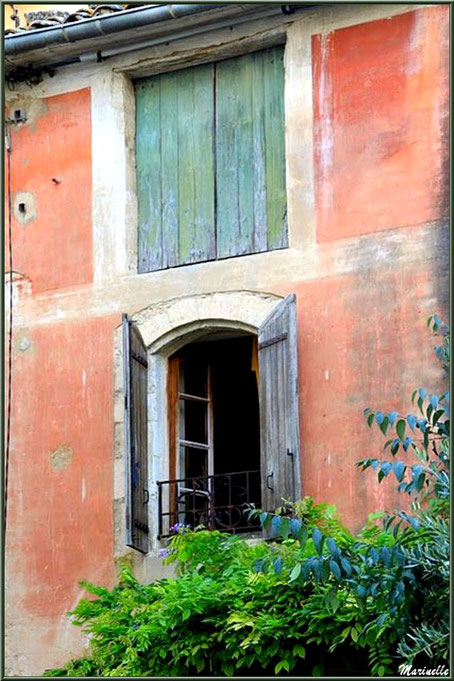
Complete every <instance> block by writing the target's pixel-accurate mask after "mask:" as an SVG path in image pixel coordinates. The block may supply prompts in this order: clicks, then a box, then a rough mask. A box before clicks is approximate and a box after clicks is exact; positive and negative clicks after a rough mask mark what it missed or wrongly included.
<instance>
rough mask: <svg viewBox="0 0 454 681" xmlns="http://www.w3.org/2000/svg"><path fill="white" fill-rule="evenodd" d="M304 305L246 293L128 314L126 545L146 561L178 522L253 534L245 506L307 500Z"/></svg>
mask: <svg viewBox="0 0 454 681" xmlns="http://www.w3.org/2000/svg"><path fill="white" fill-rule="evenodd" d="M295 305H296V300H295V296H288V297H287V298H285V299H282V298H278V297H276V296H273V295H269V294H260V293H253V292H247V291H235V292H227V293H213V294H208V295H200V296H188V297H184V298H179V299H175V300H172V301H168V302H166V303H161V304H157V305H153V306H150V307H149V308H147V309H145V310H142V311H140V312H138V313H137V314H135V315H133V316H132V317H131V318H129V317H127V316H126V315H125V317H124V322H123V334H121V333H120V329H119V330H118V335H117V343H116V353H117V362H116V367H117V368H116V408H117V409H116V421H117V423H116V428H117V432H116V461H117V462H118V463H117V466H116V473H115V489H116V492H117V493H116V501H115V503H116V513H115V515H116V530H117V537H116V544H117V549H120V546H121V544H122V543H123V545H124V542H125V539H124V538H125V537H126V544H127V545H128V546H131V547H133V548H136V549H138V550H139V551H142V552H143V553H146V552H147V551H149V550H150V548H153V546H157V545H159V540H160V539H161V538H163V537H166V536H168V534H169V531H170V527H171V525H173V524H174V523H175V522H183V523H185V524H189V525H191V526H195V525H198V524H203V525H205V526H206V527H210V528H217V529H227V530H229V531H244V530H248V529H250V527H248V523H247V520H246V519H245V517H244V515H243V514H242V512H241V509H242V508H243V504H244V503H245V502H253V503H256V504H257V505H261V506H262V507H266V508H273V507H276V506H278V505H279V504H280V503H282V498H285V499H289V498H295V497H296V496H299V491H300V473H299V426H298V386H297V358H296V317H295ZM122 365H123V376H121V373H122ZM121 384H123V385H121ZM124 389H125V391H124Z"/></svg>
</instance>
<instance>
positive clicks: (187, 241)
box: [178, 64, 215, 265]
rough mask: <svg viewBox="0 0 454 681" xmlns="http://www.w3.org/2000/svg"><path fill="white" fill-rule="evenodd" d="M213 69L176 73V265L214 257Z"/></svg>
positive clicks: (205, 66) (200, 67)
mask: <svg viewBox="0 0 454 681" xmlns="http://www.w3.org/2000/svg"><path fill="white" fill-rule="evenodd" d="M213 116H214V113H213V66H212V65H211V64H208V65H203V66H198V67H193V68H190V69H185V70H184V71H181V72H179V74H178V185H179V212H178V217H179V264H180V265H183V264H188V263H192V262H201V261H205V260H211V259H213V258H214V257H215V237H214V228H215V215H214V158H213Z"/></svg>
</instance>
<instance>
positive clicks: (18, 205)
mask: <svg viewBox="0 0 454 681" xmlns="http://www.w3.org/2000/svg"><path fill="white" fill-rule="evenodd" d="M13 212H14V217H15V218H16V220H17V221H18V222H19V223H20V224H21V225H26V224H27V223H29V222H31V221H32V220H34V219H35V218H36V206H35V196H34V194H32V192H18V193H17V194H16V196H15V197H14V208H13Z"/></svg>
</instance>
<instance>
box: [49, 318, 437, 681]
mask: <svg viewBox="0 0 454 681" xmlns="http://www.w3.org/2000/svg"><path fill="white" fill-rule="evenodd" d="M431 323H432V326H433V329H434V331H436V332H439V333H441V335H442V339H443V340H442V344H441V345H440V346H438V348H437V350H436V352H437V356H438V357H439V359H440V360H441V361H442V363H443V366H444V367H445V368H446V367H447V366H448V365H449V329H448V327H447V326H446V325H443V324H442V323H441V322H440V320H438V319H437V318H434V319H433V320H431ZM413 400H414V401H416V404H417V406H418V409H419V412H420V414H421V417H419V416H418V417H417V416H413V415H407V416H406V417H405V418H404V417H401V416H399V414H397V413H396V412H391V413H390V414H384V413H381V412H372V411H371V410H370V409H368V410H366V418H367V420H368V424H369V426H372V425H373V424H374V423H375V424H376V425H377V426H378V427H379V428H380V429H381V431H382V432H383V433H384V434H385V435H388V434H389V432H394V437H392V438H391V439H390V440H388V441H387V442H386V444H385V451H386V452H389V454H390V457H391V458H389V457H388V459H387V460H386V461H380V460H378V459H365V460H363V461H361V462H359V464H358V465H359V466H360V468H362V469H363V470H365V469H368V468H370V469H372V470H375V471H376V472H377V474H378V479H379V481H380V482H381V481H382V480H384V479H385V478H387V477H388V476H390V475H392V476H394V477H395V478H396V480H397V483H398V485H399V487H398V489H400V491H402V492H404V493H407V494H409V495H411V496H412V497H413V504H412V511H411V513H407V512H402V511H399V512H396V513H394V514H391V515H384V514H383V513H382V512H380V513H377V514H372V515H371V516H369V518H368V521H367V523H366V525H365V527H364V528H363V530H361V532H359V533H358V534H357V535H356V536H353V535H352V534H351V533H350V532H349V531H348V530H347V529H346V528H344V527H343V526H342V524H341V522H340V521H339V519H338V517H337V515H336V512H335V508H334V507H333V506H328V505H327V504H319V505H317V504H315V503H314V501H313V500H312V499H311V498H309V497H305V498H304V499H303V500H302V501H299V502H296V503H294V504H289V503H288V502H285V504H284V506H283V507H282V508H281V509H278V510H277V511H276V512H275V513H266V512H263V511H260V510H256V509H250V513H251V514H256V515H259V517H260V520H261V523H262V525H263V526H264V527H265V528H266V529H267V530H268V531H270V532H271V533H272V535H273V536H274V539H275V540H274V541H271V542H264V541H259V542H256V543H255V544H252V543H248V542H246V541H244V540H243V539H241V538H240V537H238V536H229V535H226V534H223V533H221V532H217V531H206V530H204V529H199V530H198V531H189V530H187V528H182V527H180V528H177V529H178V531H177V533H176V534H175V536H174V537H173V538H172V539H171V540H170V541H169V545H168V547H167V549H166V554H167V555H166V558H165V562H166V563H170V562H175V564H176V565H177V570H178V574H179V576H178V578H176V579H161V580H159V581H156V582H153V583H151V584H145V585H142V584H139V583H138V582H137V580H136V579H135V578H134V577H133V575H132V574H131V572H130V570H129V569H128V568H127V567H126V566H123V567H122V570H121V578H120V582H119V584H118V585H117V586H115V587H114V588H113V589H112V590H111V591H109V590H108V589H105V588H102V587H99V586H96V585H93V584H87V583H84V586H85V588H86V589H87V591H88V592H89V593H91V594H93V595H95V596H97V599H96V600H88V599H83V600H81V601H80V602H79V604H78V605H77V606H76V608H75V609H74V610H73V612H72V613H71V616H72V618H73V620H74V624H76V625H79V626H83V627H84V628H85V630H86V631H87V632H88V634H89V636H90V648H91V650H90V655H89V656H87V657H84V658H81V659H78V660H73V661H71V662H70V663H68V664H67V665H65V667H64V668H61V669H55V670H52V671H49V672H47V673H46V674H45V675H47V676H187V675H196V674H205V675H213V676H215V675H234V674H238V675H243V676H244V675H260V674H267V675H278V674H279V675H281V674H284V675H285V674H289V673H292V674H295V675H308V674H309V675H310V674H313V675H323V674H331V675H342V674H343V675H347V676H348V675H349V674H362V675H365V674H366V673H367V672H368V671H369V672H370V673H371V674H372V675H385V674H390V673H395V672H396V671H397V668H398V665H399V663H400V662H402V661H405V662H412V661H414V660H417V661H418V662H419V661H421V660H422V661H423V662H424V661H425V660H429V661H431V662H434V663H445V664H446V663H447V660H448V641H449V637H448V624H449V616H448V597H449V522H448V503H449V395H448V393H445V394H444V395H442V396H440V397H436V396H434V395H429V394H428V393H427V391H424V390H423V389H419V390H418V391H416V392H415V393H414V395H413ZM407 429H408V430H407ZM401 451H403V452H405V453H407V452H413V454H414V456H415V457H416V460H417V463H416V464H411V463H408V461H407V460H405V461H401V460H399V458H398V454H399V452H401ZM380 523H381V524H380ZM430 666H431V667H434V666H436V664H431V665H430Z"/></svg>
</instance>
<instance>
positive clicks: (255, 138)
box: [216, 47, 287, 258]
mask: <svg viewBox="0 0 454 681" xmlns="http://www.w3.org/2000/svg"><path fill="white" fill-rule="evenodd" d="M283 88H284V72H283V48H282V47H277V48H273V49H271V50H263V51H261V52H256V53H253V54H250V55H246V56H242V57H238V58H234V59H228V60H225V61H222V62H219V63H218V64H217V65H216V196H217V257H218V258H225V257H230V256H234V255H243V254H247V253H258V252H260V251H266V250H272V249H275V248H283V247H284V246H286V245H287V223H286V192H285V155H284V151H285V150H284V99H283V91H284V90H283Z"/></svg>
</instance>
